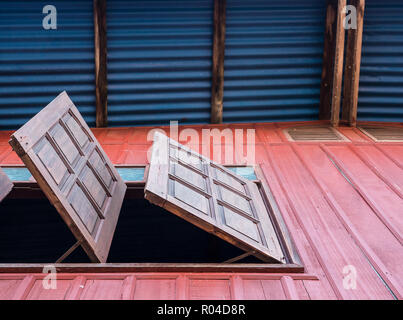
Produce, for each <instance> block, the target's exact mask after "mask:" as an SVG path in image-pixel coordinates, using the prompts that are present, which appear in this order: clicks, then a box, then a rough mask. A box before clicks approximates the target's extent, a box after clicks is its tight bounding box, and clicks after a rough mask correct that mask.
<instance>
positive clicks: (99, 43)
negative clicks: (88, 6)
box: [93, 0, 108, 127]
mask: <svg viewBox="0 0 403 320" xmlns="http://www.w3.org/2000/svg"><path fill="white" fill-rule="evenodd" d="M93 5H94V44H95V46H94V47H95V97H96V120H95V121H96V126H97V127H106V126H107V125H108V81H107V60H106V59H107V43H106V0H93Z"/></svg>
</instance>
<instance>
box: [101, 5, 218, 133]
mask: <svg viewBox="0 0 403 320" xmlns="http://www.w3.org/2000/svg"><path fill="white" fill-rule="evenodd" d="M107 6H108V8H107V25H108V109H109V111H108V123H109V125H110V126H119V125H156V124H167V123H169V121H170V120H179V121H180V123H182V124H183V123H205V122H209V119H210V95H211V93H210V91H211V55H212V34H213V1H212V0H197V1H194V0H192V1H185V0H181V1H178V0H168V1H154V0H150V1H130V0H127V1H107Z"/></svg>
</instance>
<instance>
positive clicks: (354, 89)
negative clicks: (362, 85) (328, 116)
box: [342, 0, 365, 127]
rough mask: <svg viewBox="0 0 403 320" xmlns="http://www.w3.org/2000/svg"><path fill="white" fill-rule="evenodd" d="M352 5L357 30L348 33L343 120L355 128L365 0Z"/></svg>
mask: <svg viewBox="0 0 403 320" xmlns="http://www.w3.org/2000/svg"><path fill="white" fill-rule="evenodd" d="M351 5H353V6H354V7H355V8H356V13H357V29H349V30H348V33H347V35H348V37H347V48H346V63H345V69H344V91H343V111H342V112H343V113H342V119H343V120H346V121H347V122H348V124H349V125H350V126H353V127H355V126H356V124H357V105H358V87H359V80H360V65H361V48H362V31H363V26H364V7H365V0H352V1H351Z"/></svg>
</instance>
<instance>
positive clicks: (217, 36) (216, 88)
mask: <svg viewBox="0 0 403 320" xmlns="http://www.w3.org/2000/svg"><path fill="white" fill-rule="evenodd" d="M225 8H226V0H214V35H213V68H212V80H211V123H222V118H223V99H224V54H225Z"/></svg>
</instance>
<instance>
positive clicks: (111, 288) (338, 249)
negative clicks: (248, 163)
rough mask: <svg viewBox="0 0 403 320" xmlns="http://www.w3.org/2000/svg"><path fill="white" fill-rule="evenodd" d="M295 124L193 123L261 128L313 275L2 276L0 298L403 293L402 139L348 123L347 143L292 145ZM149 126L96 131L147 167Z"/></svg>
mask: <svg viewBox="0 0 403 320" xmlns="http://www.w3.org/2000/svg"><path fill="white" fill-rule="evenodd" d="M296 124H298V123H287V124H286V123H281V124H256V125H255V124H243V125H222V126H187V127H186V128H193V129H195V130H197V131H199V132H200V131H201V129H202V128H210V129H211V128H219V129H223V128H226V127H228V128H231V129H235V128H244V129H247V128H249V129H251V128H252V129H256V157H257V163H258V164H259V165H260V167H261V168H262V171H263V173H264V175H265V178H266V180H267V183H268V185H269V186H270V187H271V189H272V192H273V194H274V196H275V199H276V201H277V203H278V205H279V208H280V210H281V212H282V215H283V217H284V220H285V222H286V224H287V226H288V228H289V230H290V233H291V236H292V237H293V238H294V241H295V243H296V246H297V249H298V252H299V254H300V256H301V259H302V261H303V264H304V266H305V274H285V275H278V274H225V273H222V274H206V273H203V274H184V273H182V274H180V273H176V274H167V273H165V274H164V273H152V274H151V273H148V274H147V273H142V274H137V273H136V274H63V275H59V280H60V281H59V286H58V289H57V290H45V289H43V287H42V285H41V276H43V275H36V274H4V273H3V274H1V273H0V299H12V298H14V299H147V298H150V299H159V298H161V299H393V298H394V296H395V297H397V298H399V299H400V298H402V296H403V272H402V267H401V266H402V265H403V248H402V234H403V200H402V198H403V143H400V142H393V143H392V142H389V143H375V142H373V141H372V140H371V139H370V138H368V137H367V136H366V135H365V134H363V133H362V132H361V131H359V130H358V129H355V128H348V127H341V128H339V132H341V133H342V134H343V135H344V136H345V137H347V139H348V141H346V142H322V143H318V142H289V141H288V140H287V138H286V136H285V135H284V133H283V131H282V130H283V128H284V127H286V126H291V125H296ZM300 124H305V125H306V124H307V123H300ZM395 125H396V124H395ZM397 125H400V126H402V127H403V125H402V124H397ZM149 129H150V128H110V129H94V133H95V135H96V136H97V138H98V139H99V141H100V142H101V144H102V145H103V147H104V149H105V151H106V152H107V153H108V155H109V156H110V158H111V160H112V161H113V162H114V163H115V164H127V165H133V164H146V163H147V150H148V149H149V147H150V145H151V142H148V141H147V133H148V131H149ZM183 129H185V127H180V132H181V130H183ZM167 133H169V132H167ZM10 134H11V132H5V131H3V132H0V164H1V165H10V164H20V160H19V159H18V157H17V155H16V154H15V153H13V152H12V150H11V148H10V147H9V145H8V139H9V136H10ZM181 142H183V141H181ZM198 146H199V145H198V144H197V143H195V144H193V145H191V146H190V147H192V148H195V149H196V150H198ZM198 151H199V150H198ZM211 152H213V148H212V150H211ZM223 159H224V157H223ZM232 162H233V161H232ZM224 164H233V163H224ZM341 171H342V172H341ZM346 266H352V267H354V269H355V270H356V272H357V281H356V288H355V289H348V288H347V289H346V288H345V286H344V285H343V280H345V279H344V277H345V274H343V270H344V271H346V270H345V269H344V268H346ZM347 268H348V267H347ZM350 268H351V267H350ZM349 270H351V269H349ZM347 271H348V270H347ZM350 272H351V271H350ZM350 274H351V273H350ZM391 292H393V294H392V293H391Z"/></svg>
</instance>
